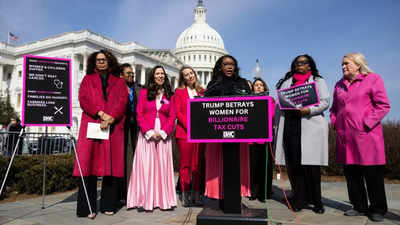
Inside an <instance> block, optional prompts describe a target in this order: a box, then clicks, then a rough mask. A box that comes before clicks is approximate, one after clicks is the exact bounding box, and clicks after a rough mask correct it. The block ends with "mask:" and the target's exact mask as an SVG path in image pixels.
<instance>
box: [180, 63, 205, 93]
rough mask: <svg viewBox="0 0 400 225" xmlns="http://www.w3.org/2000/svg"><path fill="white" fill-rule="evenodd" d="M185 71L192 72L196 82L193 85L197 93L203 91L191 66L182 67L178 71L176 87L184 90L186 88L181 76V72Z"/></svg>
mask: <svg viewBox="0 0 400 225" xmlns="http://www.w3.org/2000/svg"><path fill="white" fill-rule="evenodd" d="M186 69H190V70H192V71H193V73H194V75H195V76H196V82H195V84H194V89H196V91H197V92H200V91H201V90H202V89H203V87H201V85H200V82H199V78H198V76H197V73H196V71H194V69H193V68H192V67H191V66H182V68H181V69H180V70H179V79H178V87H179V88H185V87H186V86H187V84H186V80H185V78H184V76H183V71H184V70H186Z"/></svg>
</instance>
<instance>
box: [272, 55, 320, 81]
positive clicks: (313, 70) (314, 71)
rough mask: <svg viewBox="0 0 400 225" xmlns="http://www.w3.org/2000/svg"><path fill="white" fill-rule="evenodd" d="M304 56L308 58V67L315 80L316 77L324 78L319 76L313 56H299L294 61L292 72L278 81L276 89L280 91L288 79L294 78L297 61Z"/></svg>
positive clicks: (291, 66) (291, 67)
mask: <svg viewBox="0 0 400 225" xmlns="http://www.w3.org/2000/svg"><path fill="white" fill-rule="evenodd" d="M302 56H303V57H306V58H307V60H308V63H309V64H308V65H310V69H311V74H312V75H313V76H314V80H315V78H316V77H322V76H321V75H319V72H318V70H317V66H316V64H315V61H314V59H313V58H312V57H311V56H309V55H307V54H304V55H299V56H297V57H296V58H294V60H293V61H292V64H291V65H290V71H289V72H287V73H286V75H285V77H284V78H282V79H280V80H279V81H278V83H277V84H276V89H280V88H281V86H282V83H283V82H285V81H286V80H287V79H289V78H291V77H293V74H295V72H296V61H297V59H298V58H300V57H302Z"/></svg>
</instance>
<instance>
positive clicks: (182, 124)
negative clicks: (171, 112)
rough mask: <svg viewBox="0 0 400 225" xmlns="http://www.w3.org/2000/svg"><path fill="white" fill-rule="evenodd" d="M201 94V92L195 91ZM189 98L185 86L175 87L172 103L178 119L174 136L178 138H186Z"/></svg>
mask: <svg viewBox="0 0 400 225" xmlns="http://www.w3.org/2000/svg"><path fill="white" fill-rule="evenodd" d="M197 94H198V95H199V96H202V95H203V94H202V93H197ZM188 99H189V93H188V91H187V88H177V89H175V95H174V103H175V104H174V105H175V112H176V118H177V119H178V121H177V125H176V133H175V137H176V138H179V139H185V140H186V139H187V102H188Z"/></svg>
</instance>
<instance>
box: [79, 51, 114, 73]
mask: <svg viewBox="0 0 400 225" xmlns="http://www.w3.org/2000/svg"><path fill="white" fill-rule="evenodd" d="M99 53H103V54H104V55H105V56H106V58H107V63H108V71H109V73H111V74H112V75H114V76H116V77H118V76H119V64H118V60H117V58H115V56H114V55H113V54H112V53H111V52H110V51H108V50H105V49H103V50H100V51H97V52H93V53H92V54H91V55H90V56H89V58H88V60H87V69H86V74H93V73H95V69H96V57H97V54H99Z"/></svg>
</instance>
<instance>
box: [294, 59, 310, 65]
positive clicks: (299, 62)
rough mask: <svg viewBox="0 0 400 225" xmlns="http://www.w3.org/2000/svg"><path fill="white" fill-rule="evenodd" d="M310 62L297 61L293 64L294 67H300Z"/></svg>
mask: <svg viewBox="0 0 400 225" xmlns="http://www.w3.org/2000/svg"><path fill="white" fill-rule="evenodd" d="M309 63H310V62H308V61H307V60H304V61H297V62H296V63H295V64H296V66H302V65H308V64H309Z"/></svg>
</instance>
